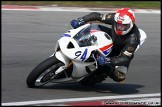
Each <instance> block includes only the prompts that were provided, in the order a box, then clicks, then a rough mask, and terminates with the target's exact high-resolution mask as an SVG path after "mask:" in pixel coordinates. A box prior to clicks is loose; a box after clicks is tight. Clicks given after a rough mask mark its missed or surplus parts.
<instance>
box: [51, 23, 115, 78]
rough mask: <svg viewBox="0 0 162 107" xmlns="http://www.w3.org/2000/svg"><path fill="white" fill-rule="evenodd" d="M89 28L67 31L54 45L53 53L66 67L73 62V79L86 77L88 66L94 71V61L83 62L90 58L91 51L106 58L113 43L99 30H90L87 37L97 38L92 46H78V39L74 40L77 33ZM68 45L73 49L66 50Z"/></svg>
mask: <svg viewBox="0 0 162 107" xmlns="http://www.w3.org/2000/svg"><path fill="white" fill-rule="evenodd" d="M89 26H90V24H85V25H83V26H81V27H79V28H77V29H72V30H69V31H67V32H66V33H64V34H63V36H62V37H61V38H60V39H59V40H58V42H57V44H56V48H55V53H54V54H55V56H56V58H57V59H59V60H60V61H62V62H63V63H64V64H65V66H66V67H67V65H68V63H69V61H70V60H71V61H72V62H73V71H72V77H74V78H78V77H83V76H85V75H87V74H88V72H87V71H86V68H85V67H86V66H88V67H89V69H90V70H95V69H96V66H94V64H95V63H96V61H95V60H94V61H93V62H85V61H86V60H87V59H88V58H89V57H90V56H91V53H92V51H98V52H99V53H101V54H102V55H103V56H107V55H108V54H109V53H110V52H111V50H112V46H113V43H112V39H111V37H110V36H109V35H108V34H106V33H105V32H102V31H100V30H90V33H89V37H96V38H97V40H96V41H95V42H94V43H93V44H92V45H89V46H79V44H78V41H79V39H78V40H76V39H75V37H76V34H79V33H78V32H80V31H81V30H82V31H83V30H84V29H85V28H87V27H89ZM83 33H84V32H83ZM105 35H106V36H105ZM74 36H75V37H74ZM76 38H77V37H76ZM69 44H72V45H73V46H74V47H73V48H68V46H69ZM58 48H60V50H59V51H58V50H57V49H58ZM54 54H53V55H54Z"/></svg>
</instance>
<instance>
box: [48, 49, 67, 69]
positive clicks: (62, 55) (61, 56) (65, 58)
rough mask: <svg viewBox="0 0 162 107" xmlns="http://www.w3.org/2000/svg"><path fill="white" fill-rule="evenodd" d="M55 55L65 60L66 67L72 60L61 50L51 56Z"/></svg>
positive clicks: (62, 60)
mask: <svg viewBox="0 0 162 107" xmlns="http://www.w3.org/2000/svg"><path fill="white" fill-rule="evenodd" d="M54 55H55V57H56V58H57V59H58V60H60V61H61V62H63V63H64V64H65V67H67V66H68V64H69V61H70V60H69V59H68V58H67V57H66V56H65V55H64V54H63V53H62V52H61V51H57V52H55V53H54V54H52V55H51V56H50V57H52V56H54Z"/></svg>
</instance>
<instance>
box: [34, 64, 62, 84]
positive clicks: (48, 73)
mask: <svg viewBox="0 0 162 107" xmlns="http://www.w3.org/2000/svg"><path fill="white" fill-rule="evenodd" d="M59 67H61V65H60V63H59V64H56V65H53V66H51V67H50V68H48V69H47V70H45V72H43V73H42V74H41V75H40V76H39V77H38V78H37V79H36V81H35V86H42V85H45V84H47V83H48V82H50V81H51V80H52V79H53V78H54V77H55V76H56V75H55V71H56V70H57V69H58V68H59Z"/></svg>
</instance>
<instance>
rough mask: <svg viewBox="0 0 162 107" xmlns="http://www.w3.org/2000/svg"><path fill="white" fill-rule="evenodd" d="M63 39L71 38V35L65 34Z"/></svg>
mask: <svg viewBox="0 0 162 107" xmlns="http://www.w3.org/2000/svg"><path fill="white" fill-rule="evenodd" d="M63 37H71V35H69V34H64V35H63Z"/></svg>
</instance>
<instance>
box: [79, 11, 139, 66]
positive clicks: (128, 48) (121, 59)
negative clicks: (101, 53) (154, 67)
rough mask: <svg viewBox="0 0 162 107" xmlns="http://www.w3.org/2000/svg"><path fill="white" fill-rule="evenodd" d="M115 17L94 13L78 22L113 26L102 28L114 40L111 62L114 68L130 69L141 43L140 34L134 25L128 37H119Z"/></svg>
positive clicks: (111, 14)
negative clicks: (92, 22) (98, 22)
mask: <svg viewBox="0 0 162 107" xmlns="http://www.w3.org/2000/svg"><path fill="white" fill-rule="evenodd" d="M114 15H115V13H108V14H106V15H104V14H101V13H97V12H92V13H90V14H88V15H85V16H83V17H80V18H78V20H80V21H82V22H84V23H87V22H90V21H100V22H102V23H105V24H108V25H112V28H108V27H103V26H101V30H103V31H105V32H107V33H108V34H109V35H110V36H111V37H112V40H113V49H112V52H111V53H110V55H109V57H110V62H111V64H112V65H114V66H126V67H127V68H128V67H129V64H130V61H131V60H132V58H133V57H134V52H135V50H136V48H137V46H138V44H139V43H140V34H139V30H138V28H137V26H136V25H135V24H134V26H133V28H132V29H131V31H130V32H129V33H127V34H126V35H122V36H118V35H117V34H116V33H115V30H114Z"/></svg>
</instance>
